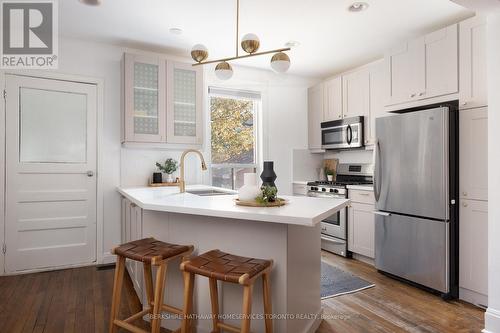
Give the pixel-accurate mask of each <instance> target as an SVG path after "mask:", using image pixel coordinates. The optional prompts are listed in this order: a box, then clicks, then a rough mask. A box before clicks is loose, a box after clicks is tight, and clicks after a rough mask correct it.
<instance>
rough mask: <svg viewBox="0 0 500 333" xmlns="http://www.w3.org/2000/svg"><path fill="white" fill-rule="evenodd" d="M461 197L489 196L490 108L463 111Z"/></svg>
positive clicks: (461, 117)
mask: <svg viewBox="0 0 500 333" xmlns="http://www.w3.org/2000/svg"><path fill="white" fill-rule="evenodd" d="M459 155H460V197H461V198H464V199H475V200H488V109H487V108H479V109H470V110H461V111H460V154H459Z"/></svg>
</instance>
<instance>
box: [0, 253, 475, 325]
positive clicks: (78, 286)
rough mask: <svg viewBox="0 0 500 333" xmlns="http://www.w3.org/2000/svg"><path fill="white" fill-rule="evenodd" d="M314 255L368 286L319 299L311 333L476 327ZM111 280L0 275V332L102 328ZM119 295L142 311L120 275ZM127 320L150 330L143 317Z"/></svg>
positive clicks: (108, 274) (392, 284)
mask: <svg viewBox="0 0 500 333" xmlns="http://www.w3.org/2000/svg"><path fill="white" fill-rule="evenodd" d="M322 256H323V260H325V261H327V262H328V263H330V264H332V265H334V266H337V267H339V268H340V269H342V270H344V271H347V272H350V273H352V274H355V275H357V276H359V277H361V278H363V279H365V280H367V281H370V282H372V283H374V284H375V285H376V286H375V287H374V288H370V289H366V290H363V291H360V292H357V293H354V294H349V295H343V296H339V297H335V298H330V299H326V300H323V301H322V304H323V307H324V315H325V316H326V317H327V319H325V320H323V322H322V323H321V325H320V327H319V329H318V331H317V332H318V333H351V332H352V333H365V332H367V333H372V332H373V333H383V332H391V333H402V332H418V333H426V332H428V333H434V332H439V333H441V332H442V333H447V332H450V333H451V332H453V333H455V332H458V333H473V332H474V333H476V332H478V333H479V332H480V331H481V329H482V328H483V325H484V310H482V309H480V308H477V307H475V306H473V305H470V304H467V303H464V302H461V301H452V302H445V301H443V300H442V299H441V298H439V297H437V296H435V295H432V294H430V293H427V292H425V291H422V290H420V289H417V288H414V287H412V286H410V285H407V284H404V283H401V282H399V281H396V280H394V279H391V278H389V277H387V276H385V275H383V274H380V273H378V272H377V271H376V270H375V268H373V267H372V266H370V265H367V264H364V263H362V262H359V261H356V260H352V259H345V258H342V257H339V256H335V255H333V254H329V253H327V252H323V253H322ZM113 278H114V269H109V270H97V269H96V268H95V267H82V268H75V269H68V270H61V271H52V272H44V273H36V274H26V275H18V276H4V277H0V296H1V298H0V310H1V311H0V323H1V326H0V331H2V332H4V331H5V332H9V333H17V332H25V333H28V332H43V333H51V332H58V333H59V332H65V333H66V332H69V333H71V332H75V333H80V332H82V333H87V332H107V328H108V323H109V316H110V305H111V297H112V286H113ZM207 293H208V290H207ZM122 300H123V301H122V304H121V306H120V318H126V317H128V316H130V315H132V314H133V313H136V312H139V311H140V310H141V309H142V305H141V303H140V301H139V299H138V298H137V295H136V294H135V291H134V288H133V285H132V281H131V280H130V277H129V276H128V274H125V279H124V291H123V296H122ZM20 309H22V311H21V310H20ZM134 324H135V325H137V326H139V327H141V328H143V329H145V330H149V329H150V325H149V323H147V322H145V321H143V320H137V321H136V322H135V323H134ZM120 332H124V330H120ZM162 332H167V330H164V329H162Z"/></svg>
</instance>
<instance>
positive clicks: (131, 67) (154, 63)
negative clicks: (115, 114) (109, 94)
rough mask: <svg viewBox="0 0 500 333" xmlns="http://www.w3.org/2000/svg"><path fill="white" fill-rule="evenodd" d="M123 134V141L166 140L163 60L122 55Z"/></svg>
mask: <svg viewBox="0 0 500 333" xmlns="http://www.w3.org/2000/svg"><path fill="white" fill-rule="evenodd" d="M123 75H124V100H125V105H124V106H125V108H124V109H125V110H124V112H125V114H124V135H123V140H124V141H126V142H164V141H165V140H166V135H165V134H166V133H165V132H166V126H165V125H166V107H165V102H166V98H165V96H166V82H165V81H166V75H165V61H163V60H162V59H160V58H158V57H146V56H142V55H135V54H128V53H126V54H125V55H124V72H123Z"/></svg>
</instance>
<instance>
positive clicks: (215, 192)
mask: <svg viewBox="0 0 500 333" xmlns="http://www.w3.org/2000/svg"><path fill="white" fill-rule="evenodd" d="M186 193H191V194H195V195H199V196H204V197H207V196H212V195H231V194H233V193H231V192H226V191H220V190H214V189H209V190H189V191H186Z"/></svg>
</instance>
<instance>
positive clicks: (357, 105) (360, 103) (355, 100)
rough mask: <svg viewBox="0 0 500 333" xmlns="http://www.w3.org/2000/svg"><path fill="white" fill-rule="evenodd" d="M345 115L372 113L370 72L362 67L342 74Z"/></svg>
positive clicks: (345, 116)
mask: <svg viewBox="0 0 500 333" xmlns="http://www.w3.org/2000/svg"><path fill="white" fill-rule="evenodd" d="M342 91H343V105H344V107H343V117H344V118H347V117H356V116H365V117H368V116H369V115H370V72H369V71H368V68H362V69H360V70H357V71H355V72H352V73H348V74H345V75H343V76H342Z"/></svg>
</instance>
